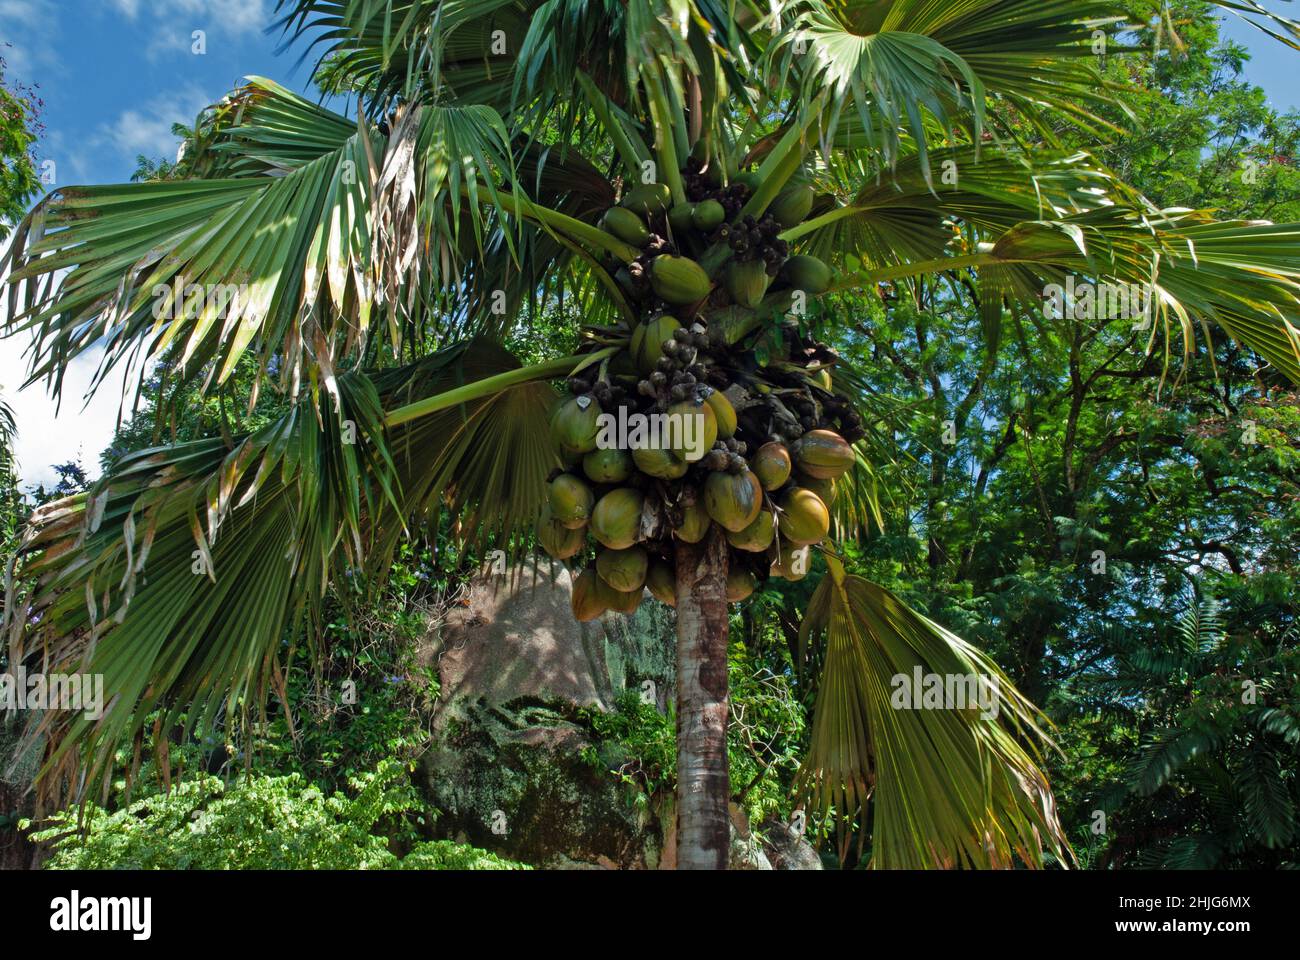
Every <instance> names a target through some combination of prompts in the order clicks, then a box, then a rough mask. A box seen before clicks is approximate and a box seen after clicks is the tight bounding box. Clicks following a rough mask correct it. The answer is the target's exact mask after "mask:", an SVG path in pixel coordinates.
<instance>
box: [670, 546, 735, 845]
mask: <svg viewBox="0 0 1300 960" xmlns="http://www.w3.org/2000/svg"><path fill="white" fill-rule="evenodd" d="M726 594H727V541H726V539H725V538H724V536H723V533H722V531H721V529H719V528H718V527H717V526H716V525H714V526H713V527H712V528H711V529H710V531H709V533H708V535H707V536H706V537H705V538H704V539H703V540H702V541H700V542H699V543H698V544H689V543H682V542H680V541H679V542H678V544H677V868H678V869H679V870H725V869H726V867H727V860H728V853H729V851H730V847H731V823H730V817H729V816H728V812H727V802H728V800H729V799H730V796H731V789H730V784H729V780H728V775H727V717H728V711H729V709H730V708H729V705H728V703H727V595H726Z"/></svg>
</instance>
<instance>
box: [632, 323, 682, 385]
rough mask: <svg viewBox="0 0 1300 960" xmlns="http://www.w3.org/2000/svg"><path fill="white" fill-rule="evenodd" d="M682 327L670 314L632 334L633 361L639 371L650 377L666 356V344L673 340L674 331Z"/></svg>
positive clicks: (646, 324)
mask: <svg viewBox="0 0 1300 960" xmlns="http://www.w3.org/2000/svg"><path fill="white" fill-rule="evenodd" d="M680 327H681V323H679V322H678V320H677V318H676V317H674V316H671V315H669V314H663V315H662V316H658V317H655V318H654V319H653V320H649V321H647V322H646V323H643V324H641V325H640V326H639V327H637V329H636V330H634V331H633V332H632V343H631V347H632V360H633V362H634V363H635V364H636V368H637V371H638V372H639V373H640V374H641V376H643V377H648V376H650V374H651V373H652V372H653V371H654V369H655V364H657V363H658V362H659V361H660V359H662V358H663V355H664V342H665V341H666V340H671V339H672V336H673V331H674V330H677V329H678V328H680Z"/></svg>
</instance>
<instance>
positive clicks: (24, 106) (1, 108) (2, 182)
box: [0, 57, 41, 240]
mask: <svg viewBox="0 0 1300 960" xmlns="http://www.w3.org/2000/svg"><path fill="white" fill-rule="evenodd" d="M40 107H41V100H40V97H38V96H37V95H36V92H35V91H34V90H32V89H29V88H26V87H23V86H21V85H12V84H8V83H6V82H5V61H4V58H3V57H0V240H4V239H5V238H6V237H8V236H9V231H10V230H11V229H12V227H13V225H14V224H15V223H17V222H18V221H19V220H21V219H22V217H23V215H24V214H25V213H26V212H27V204H28V203H29V202H30V201H31V200H32V199H33V198H34V197H35V196H36V195H37V194H38V193H40V190H41V182H40V179H39V177H38V176H37V173H36V163H35V160H34V159H33V156H32V152H31V151H32V145H33V144H35V142H36V137H37V135H38V133H39V132H40V129H41V126H40V120H39V116H38V115H39V110H40Z"/></svg>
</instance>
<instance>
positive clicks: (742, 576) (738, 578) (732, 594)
mask: <svg viewBox="0 0 1300 960" xmlns="http://www.w3.org/2000/svg"><path fill="white" fill-rule="evenodd" d="M756 586H758V579H757V578H756V577H755V576H754V575H753V574H752V573H750V572H749V571H748V570H746V569H745V568H744V567H732V568H731V569H730V570H729V571H728V572H727V602H728V603H740V601H742V600H744V599H745V598H747V597H748V596H749V595H750V594H751V593H753V592H754V588H755V587H756Z"/></svg>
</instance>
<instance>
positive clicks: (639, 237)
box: [601, 207, 650, 247]
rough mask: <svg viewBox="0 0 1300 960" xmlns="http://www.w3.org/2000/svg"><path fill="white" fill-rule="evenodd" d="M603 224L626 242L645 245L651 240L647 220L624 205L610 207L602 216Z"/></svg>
mask: <svg viewBox="0 0 1300 960" xmlns="http://www.w3.org/2000/svg"><path fill="white" fill-rule="evenodd" d="M601 226H602V227H603V228H604V229H605V230H607V231H609V232H610V233H612V234H613V235H614V236H616V237H618V238H619V239H620V240H622V241H623V242H624V243H630V244H632V246H634V247H644V246H645V245H646V243H648V242H649V240H650V230H649V229H648V228H647V227H646V225H645V221H644V220H642V219H641V218H640V217H638V216H637V215H636V214H635V213H633V212H632V211H631V210H628V209H626V208H624V207H610V208H609V209H608V210H606V211H605V216H604V217H602V218H601Z"/></svg>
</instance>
